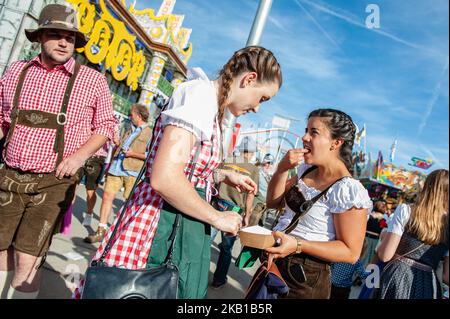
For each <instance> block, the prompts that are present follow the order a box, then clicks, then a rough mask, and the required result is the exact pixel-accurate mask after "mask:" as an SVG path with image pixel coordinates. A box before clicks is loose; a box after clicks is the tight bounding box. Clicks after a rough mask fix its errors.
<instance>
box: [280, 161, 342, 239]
mask: <svg viewBox="0 0 450 319" xmlns="http://www.w3.org/2000/svg"><path fill="white" fill-rule="evenodd" d="M316 168H317V166H312V167H310V168H308V169H307V170H306V171H305V172H304V173H303V174H302V176H301V177H300V178H303V177H304V176H305V175H306V174H308V173H309V172H312V171H313V170H315V169H316ZM346 177H348V176H343V177H341V178H339V179H337V180H336V181H334V182H333V183H332V184H331V185H330V186H328V187H327V188H326V189H324V190H323V191H322V192H320V194H318V195H316V196H314V197H313V198H311V199H310V200H306V201H305V202H304V203H303V205H305V206H306V207H305V210H304V211H299V212H297V213H296V214H295V216H294V218H292V220H291V222H290V224H289V226H288V227H286V229H285V230H284V233H285V234H289V233H290V232H291V231H293V230H294V229H295V227H297V224H298V222H299V220H300V217H302V216H304V215H305V214H306V213H307V212H308V211H309V210H310V209H311V208H312V206H313V205H314V203H315V202H317V201H318V200H319V199H320V198H321V197H322V196H324V195H325V194H326V193H327V192H328V190H329V189H330V188H331V187H332V186H333V185H334V184H336V183H337V182H339V181H340V180H342V179H344V178H346ZM303 205H302V206H303Z"/></svg>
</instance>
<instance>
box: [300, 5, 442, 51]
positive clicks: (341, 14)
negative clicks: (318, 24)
mask: <svg viewBox="0 0 450 319" xmlns="http://www.w3.org/2000/svg"><path fill="white" fill-rule="evenodd" d="M296 1H300V2H303V3H305V4H308V5H310V6H312V7H314V8H315V9H317V10H319V11H322V12H324V13H328V14H330V15H332V16H335V17H337V18H340V19H342V20H344V21H346V22H348V23H350V24H353V25H355V26H358V27H361V28H364V29H366V30H370V31H372V32H375V33H377V34H380V35H382V36H385V37H387V38H389V39H391V40H394V41H396V42H398V43H402V44H404V45H406V46H408V47H411V48H414V49H418V50H422V51H424V52H427V53H429V54H433V55H439V56H443V55H442V53H441V52H439V51H435V50H433V49H430V48H429V47H426V46H422V45H419V44H416V43H413V42H411V41H407V40H404V39H402V38H400V37H398V36H396V35H394V34H392V33H390V32H387V31H383V30H380V29H375V28H372V29H369V28H367V26H366V25H365V24H364V23H362V22H360V21H359V19H357V18H356V17H355V16H354V15H353V14H351V13H349V12H347V11H345V10H343V9H340V8H336V7H333V6H331V5H328V4H324V3H320V4H319V3H316V2H311V1H309V0H296Z"/></svg>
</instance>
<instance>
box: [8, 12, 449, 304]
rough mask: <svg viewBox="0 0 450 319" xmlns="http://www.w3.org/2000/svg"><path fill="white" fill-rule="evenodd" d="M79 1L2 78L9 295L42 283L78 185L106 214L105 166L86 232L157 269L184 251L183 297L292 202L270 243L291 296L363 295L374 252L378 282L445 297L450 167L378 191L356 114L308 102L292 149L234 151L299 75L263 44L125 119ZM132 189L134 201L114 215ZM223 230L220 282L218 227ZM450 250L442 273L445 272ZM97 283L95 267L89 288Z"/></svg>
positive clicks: (135, 265)
mask: <svg viewBox="0 0 450 319" xmlns="http://www.w3.org/2000/svg"><path fill="white" fill-rule="evenodd" d="M73 15H74V12H72V11H71V10H68V9H67V8H66V7H64V6H61V5H48V6H46V7H45V8H44V9H43V10H42V12H41V14H40V17H39V26H38V28H37V29H34V30H26V36H27V38H28V39H29V40H30V41H32V42H38V43H40V45H41V52H40V54H39V55H38V56H36V57H35V58H34V59H32V60H31V61H18V62H14V63H13V64H11V65H10V66H9V67H8V69H7V71H6V73H5V74H4V75H3V77H2V78H1V80H0V127H1V131H0V139H1V140H2V142H3V150H2V162H3V164H2V167H1V169H0V294H1V298H9V299H13V298H19V299H24V298H36V297H37V295H38V293H39V287H40V284H41V278H42V269H41V267H42V265H43V264H44V262H45V258H46V256H47V253H48V251H49V249H50V245H51V242H52V238H53V236H54V234H55V233H58V231H59V230H60V229H61V225H62V224H63V223H64V222H65V220H66V218H65V216H67V215H69V216H70V215H71V214H72V212H73V209H72V206H73V203H74V199H75V189H76V186H77V185H78V184H79V183H80V182H82V183H83V184H84V185H85V187H86V211H85V213H84V214H83V222H82V223H83V225H85V226H91V225H92V216H93V214H94V207H95V203H96V200H97V195H96V191H97V189H98V188H99V184H100V183H102V181H103V180H104V185H103V196H102V199H101V200H102V202H101V209H100V221H99V223H98V225H97V230H96V231H95V232H94V233H92V234H90V235H89V236H87V237H86V238H85V239H84V240H85V241H86V242H88V243H97V242H98V243H100V246H99V247H98V249H97V251H96V252H95V254H94V256H92V260H91V262H90V264H92V265H93V264H95V263H96V262H98V261H101V263H102V265H105V266H107V267H116V268H125V269H129V270H139V269H152V268H157V267H160V266H162V265H165V264H166V261H167V256H168V252H170V258H171V262H172V263H173V265H174V266H175V267H176V269H177V270H178V275H179V278H178V292H177V298H181V299H184V298H205V297H206V296H207V291H208V286H209V285H211V286H212V287H213V288H215V289H219V288H221V287H223V286H225V285H226V284H227V281H228V271H229V267H230V265H231V260H232V256H231V251H232V248H233V245H234V243H235V241H236V238H237V235H238V232H239V230H240V229H241V228H244V227H246V226H254V225H261V226H265V227H270V228H272V227H271V226H268V225H267V215H268V214H274V215H277V214H278V215H277V216H276V222H275V223H274V225H273V237H274V239H275V241H276V245H275V246H273V247H269V248H266V249H265V250H261V252H260V258H261V260H265V259H267V258H269V259H270V260H272V258H273V259H274V262H275V265H276V267H277V268H278V269H279V272H280V274H281V276H282V278H283V279H284V282H285V283H286V285H287V287H288V288H289V292H288V293H287V294H281V295H279V296H278V298H289V299H328V298H335V299H338V298H339V299H347V298H349V294H350V290H351V287H352V286H353V285H354V284H355V282H356V281H355V278H356V277H359V278H360V280H361V283H362V284H363V285H364V288H366V290H370V289H371V288H373V287H369V286H368V285H367V282H368V278H370V277H371V275H373V273H372V272H370V271H369V270H368V269H369V268H368V266H369V265H377V267H379V269H380V276H379V278H378V281H377V283H378V285H375V289H372V291H370V293H368V294H366V296H370V298H380V299H382V298H398V299H400V298H401V299H414V298H423V299H432V298H435V299H437V298H442V287H441V284H442V282H443V283H445V284H447V285H448V195H449V194H448V170H444V169H441V170H436V171H433V172H431V173H430V174H429V175H428V177H427V180H426V182H425V184H424V187H423V189H422V190H421V191H420V193H419V194H418V196H417V197H416V199H415V201H413V202H410V203H403V204H401V205H398V206H397V207H396V209H395V211H394V212H391V211H390V209H389V207H388V206H387V202H385V201H383V200H382V199H381V200H378V201H376V202H375V203H373V201H372V199H371V198H370V197H369V194H368V191H367V190H366V189H365V188H364V187H363V185H362V184H361V183H360V182H359V181H358V180H357V179H355V178H354V177H353V176H354V175H353V162H352V149H353V143H354V140H355V133H356V126H355V124H354V123H353V120H352V118H351V116H349V115H348V114H346V113H344V112H342V111H340V110H336V109H331V108H326V109H325V108H324V109H316V110H314V111H312V112H311V113H310V114H309V115H308V121H307V126H306V129H305V134H304V135H303V137H302V142H303V146H302V147H301V148H298V149H291V150H289V151H288V152H287V153H286V154H285V155H284V157H283V158H282V159H281V161H280V162H279V163H274V157H273V155H271V154H265V156H264V157H263V158H261V159H257V163H255V156H256V155H255V154H256V152H257V145H256V141H254V140H252V139H251V138H248V137H245V138H243V139H242V142H241V143H240V145H238V147H237V151H238V152H239V155H233V156H231V157H227V154H223V151H222V150H223V147H222V141H223V137H222V136H223V132H222V122H223V119H224V114H225V111H227V110H228V111H229V112H231V114H233V115H234V116H235V117H239V116H242V115H245V114H247V113H250V112H257V111H258V109H259V108H260V106H261V104H263V103H264V102H266V101H268V100H269V99H271V98H272V97H274V96H275V95H276V94H277V92H278V91H279V90H280V88H281V86H282V83H283V77H282V71H281V67H280V64H279V63H278V61H277V59H276V58H275V56H274V55H273V53H272V52H271V51H269V50H267V49H265V48H263V47H259V46H249V47H246V48H243V49H240V50H238V51H236V52H235V53H234V54H233V56H232V57H231V58H230V59H229V61H228V62H227V63H226V64H225V65H224V66H223V68H222V69H221V71H220V72H219V76H218V78H217V79H210V78H209V77H208V76H207V75H206V74H205V73H204V72H203V71H202V70H201V69H198V68H197V69H193V70H192V71H191V72H190V73H189V78H188V80H187V81H186V82H184V83H182V84H180V85H179V87H178V88H177V89H176V90H175V91H174V93H173V96H172V97H171V98H170V100H169V101H168V103H165V104H164V105H160V107H161V113H160V115H159V116H158V118H157V119H156V121H155V123H151V124H152V125H150V123H149V111H148V108H147V107H146V106H144V105H140V104H134V105H133V106H132V107H131V110H130V114H129V119H130V121H131V123H132V126H131V127H130V128H129V129H125V130H123V131H122V132H120V130H119V126H118V122H117V119H116V118H115V117H114V114H113V106H112V101H111V96H110V93H109V88H108V84H107V82H106V79H105V76H104V75H103V74H101V73H99V72H97V71H95V70H93V69H91V68H89V67H87V66H84V65H80V64H78V63H77V62H76V61H75V59H74V57H73V54H74V50H75V49H76V48H81V47H83V46H84V45H85V44H86V39H85V37H84V35H83V34H82V33H81V32H80V31H79V30H78V28H77V26H76V23H75V22H73V23H61V22H62V21H63V22H64V21H68V19H69V18H70V17H71V16H73ZM119 132H120V133H119ZM141 176H142V177H141ZM122 189H123V192H124V194H123V195H124V198H125V199H126V204H125V205H124V206H123V207H121V209H120V214H118V216H117V217H116V218H115V220H114V222H113V223H112V225H111V226H110V227H108V218H109V215H110V213H111V211H112V206H113V201H114V199H115V196H116V194H117V193H118V192H119V191H121V190H122ZM119 215H120V218H119ZM174 229H175V232H176V233H175V234H176V236H174V235H173V234H174V233H173V231H174ZM219 232H220V234H221V242H220V244H219V248H220V253H219V257H218V260H217V263H216V264H217V267H216V270H215V272H214V276H213V281H212V282H211V283H209V282H208V273H209V269H210V261H211V243H212V241H213V240H214V238H215V237H216V235H217V234H218V233H219ZM440 262H443V263H444V267H443V274H442V276H438V275H437V274H436V270H437V268H438V265H439V263H440ZM109 284H110V287H111V288H110V289H114V283H109ZM84 288H85V283H84V282H81V284H80V286H79V287H78V288H77V290H76V292H75V295H74V297H75V298H80V297H82V296H83V289H84ZM363 290H364V289H363ZM362 295H363V293H362V294H361V298H362Z"/></svg>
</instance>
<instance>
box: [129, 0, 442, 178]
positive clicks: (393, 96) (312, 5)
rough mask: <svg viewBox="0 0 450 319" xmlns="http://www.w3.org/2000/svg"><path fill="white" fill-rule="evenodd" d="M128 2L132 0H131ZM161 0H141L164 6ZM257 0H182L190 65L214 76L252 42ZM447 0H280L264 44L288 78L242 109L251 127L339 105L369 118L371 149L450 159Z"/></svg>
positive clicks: (401, 156)
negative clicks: (370, 21)
mask: <svg viewBox="0 0 450 319" xmlns="http://www.w3.org/2000/svg"><path fill="white" fill-rule="evenodd" d="M127 2H128V3H130V1H127ZM161 2H162V0H137V3H136V7H137V8H138V9H143V8H146V7H152V8H159V5H160V4H161ZM258 3H259V0H226V1H219V0H177V4H176V6H175V9H174V13H176V14H184V15H185V20H184V23H183V26H184V27H187V28H192V29H193V31H192V35H191V42H192V43H193V55H192V57H191V60H190V61H189V66H191V67H193V66H200V67H202V68H203V69H204V70H205V71H206V72H207V74H209V75H210V76H212V77H215V76H216V75H217V72H218V71H219V70H220V68H221V66H222V65H223V64H224V63H225V62H226V61H227V60H228V59H229V58H230V57H231V55H232V54H233V52H234V51H236V50H238V49H240V48H241V47H243V46H245V43H246V41H247V38H248V34H249V31H250V28H251V25H252V22H253V18H254V15H255V12H256V10H257V7H258ZM371 3H373V4H377V5H378V7H379V9H380V28H379V29H369V28H367V27H366V26H365V20H366V18H367V16H368V15H369V14H370V13H367V12H366V7H367V5H369V4H371ZM448 11H449V2H448V1H447V0H411V1H410V0H408V1H398V0H397V1H393V0H389V1H375V0H372V1H363V0H352V1H350V0H349V1H337V0H327V1H324V0H273V4H272V8H271V11H270V16H269V20H268V21H267V24H266V26H265V29H264V34H263V36H262V38H261V43H260V45H262V46H264V47H267V48H268V49H270V50H272V51H273V52H274V53H275V55H276V57H277V59H278V60H279V62H280V64H281V66H282V69H283V78H284V79H283V80H284V83H283V87H282V88H281V90H280V91H279V92H278V94H277V96H276V97H275V98H274V99H273V100H271V101H269V102H267V103H264V104H263V105H262V107H261V110H260V112H259V113H258V114H251V115H247V116H245V117H241V118H239V120H238V122H239V123H241V124H242V125H243V128H244V129H248V128H250V125H251V124H254V125H258V124H259V125H260V126H264V124H265V123H270V122H271V119H272V116H273V115H274V114H281V115H284V116H290V117H293V118H298V119H301V121H300V122H297V123H295V124H293V125H292V126H291V128H292V130H294V131H295V132H296V133H298V134H302V132H303V131H304V127H305V118H306V117H307V115H308V113H309V112H310V111H311V110H313V109H316V108H318V107H332V108H337V109H340V110H343V111H345V112H346V113H348V114H349V115H351V116H352V118H353V120H354V121H355V122H356V124H357V125H358V126H359V127H362V126H363V124H364V123H365V125H366V129H367V136H366V138H367V140H366V146H367V151H368V152H369V151H370V152H371V155H372V159H373V158H374V157H376V154H377V152H378V150H381V151H382V152H383V155H384V158H385V159H387V158H389V153H390V147H391V145H392V143H393V140H394V139H395V138H397V140H398V144H397V150H396V156H395V160H394V164H396V165H403V166H404V167H407V168H410V166H408V165H407V164H408V162H410V158H411V157H412V156H417V157H422V158H427V157H431V158H433V160H434V162H435V163H434V165H433V166H432V168H433V169H434V168H447V169H448V167H449V160H448V156H449V154H448V153H449V114H448V112H449V83H448V66H449V63H448V61H449V57H448V50H449V44H448V36H449V34H448V33H449V30H448V23H449V21H448V14H449V12H448Z"/></svg>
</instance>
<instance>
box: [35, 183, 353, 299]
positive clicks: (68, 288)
mask: <svg viewBox="0 0 450 319" xmlns="http://www.w3.org/2000/svg"><path fill="white" fill-rule="evenodd" d="M102 193H103V190H102V187H100V188H99V189H98V190H97V195H98V197H97V203H96V206H95V209H94V218H93V222H92V228H90V227H89V228H86V227H85V226H82V225H81V222H82V213H83V211H84V210H85V208H86V206H85V205H86V203H85V198H86V192H85V188H84V186H78V188H77V192H76V194H77V198H76V201H75V205H74V210H73V216H72V229H71V234H70V235H68V236H65V235H62V234H58V235H55V236H54V237H53V241H52V245H51V248H50V251H49V253H48V256H47V259H46V262H45V264H44V266H43V278H42V285H41V290H40V293H39V296H38V298H39V299H69V298H71V295H72V292H73V290H74V288H75V283H76V282H77V280H78V279H79V278H80V274H84V272H85V271H86V268H87V265H88V261H89V260H90V258H91V257H92V256H93V254H94V253H95V251H96V249H97V248H98V246H99V243H96V244H88V243H85V242H84V241H83V238H85V237H86V236H87V235H88V234H90V233H92V232H94V231H95V230H96V229H97V223H98V219H99V212H100V204H101V195H102ZM122 204H123V197H122V196H121V194H119V195H118V196H117V198H116V200H115V201H114V205H113V210H114V212H115V213H117V211H118V210H119V208H120V207H121V205H122ZM115 213H114V214H113V216H110V218H109V224H111V222H112V221H113V220H114V217H115ZM220 239H221V236H220V234H218V235H217V236H216V238H215V241H214V243H213V245H212V247H211V264H210V272H209V281H210V282H211V280H212V275H213V272H214V270H215V269H216V261H217V258H218V254H219V248H218V246H217V245H218V243H220ZM240 250H241V245H240V242H239V240H237V241H236V242H235V244H234V248H233V251H232V256H233V259H232V264H231V265H230V270H229V272H228V282H227V284H226V285H224V286H222V287H221V288H219V289H214V288H212V287H209V288H208V296H207V298H208V299H242V298H243V297H244V295H245V291H246V289H247V287H248V285H249V283H250V281H251V278H252V276H253V273H254V272H255V271H256V269H257V268H258V265H259V263H256V264H255V265H254V266H253V267H252V268H250V269H245V270H239V269H238V268H237V267H235V266H234V262H235V260H236V258H237V256H238V255H239V252H240ZM70 253H72V254H70ZM73 253H75V254H73ZM359 290H360V287H354V289H353V290H352V293H351V295H350V297H351V298H352V297H353V298H354V297H355V296H357V295H358V293H359Z"/></svg>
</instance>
